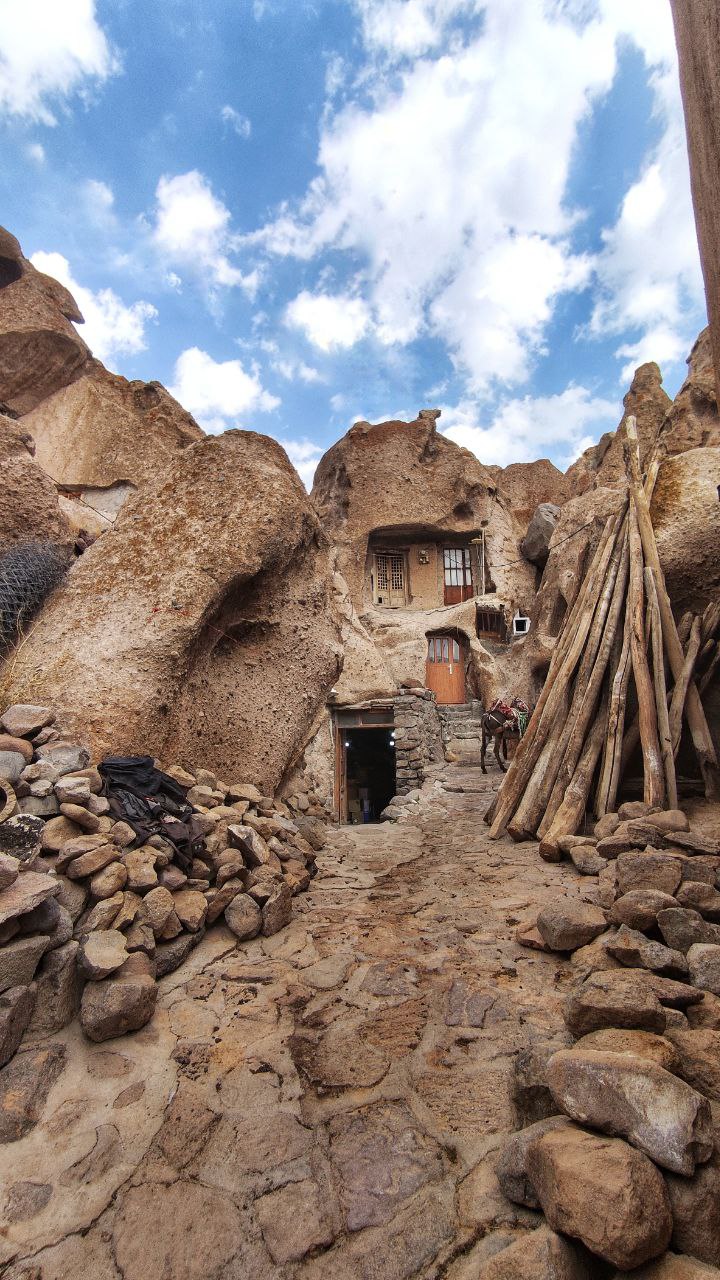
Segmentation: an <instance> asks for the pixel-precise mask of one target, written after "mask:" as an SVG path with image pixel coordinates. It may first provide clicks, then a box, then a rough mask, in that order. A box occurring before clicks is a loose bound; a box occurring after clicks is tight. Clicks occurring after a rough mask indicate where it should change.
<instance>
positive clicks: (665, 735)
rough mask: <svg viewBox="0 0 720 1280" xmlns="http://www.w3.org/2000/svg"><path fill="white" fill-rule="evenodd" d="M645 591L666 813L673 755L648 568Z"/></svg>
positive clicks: (672, 805)
mask: <svg viewBox="0 0 720 1280" xmlns="http://www.w3.org/2000/svg"><path fill="white" fill-rule="evenodd" d="M645 591H646V595H647V604H648V615H649V617H650V624H651V625H650V639H651V643H652V659H653V684H654V687H655V710H656V712H657V723H658V737H659V739H660V751H661V753H662V760H663V769H664V771H665V790H666V792H667V802H668V808H669V809H677V807H678V792H677V779H676V777H675V752H674V750H673V740H672V734H671V731H670V717H669V715H668V703H667V684H666V681H665V659H664V657H663V640H662V623H661V621H660V606H659V604H658V594H657V587H656V585H655V575H654V573H653V571H652V569H650V568H646V570H645Z"/></svg>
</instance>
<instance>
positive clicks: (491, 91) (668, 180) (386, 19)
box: [247, 0, 699, 394]
mask: <svg viewBox="0 0 720 1280" xmlns="http://www.w3.org/2000/svg"><path fill="white" fill-rule="evenodd" d="M354 6H355V9H356V11H357V12H358V14H359V16H360V19H361V24H362V33H363V37H364V40H365V43H366V48H367V52H368V61H367V63H366V65H365V66H364V67H362V68H361V71H360V75H359V80H358V85H359V86H361V92H362V97H361V96H360V90H359V91H358V93H357V95H356V98H355V100H354V101H352V102H350V103H349V105H345V106H342V107H338V106H336V105H334V102H333V100H331V99H329V100H328V103H327V104H326V112H325V115H324V117H323V122H322V127H321V133H320V143H319V149H318V157H317V161H318V172H317V176H316V177H315V178H314V180H313V181H312V182H311V183H310V185H309V187H308V189H307V191H306V193H305V195H304V197H303V198H302V200H301V201H300V202H299V203H297V204H295V205H293V204H286V205H284V206H283V207H281V208H280V209H279V211H278V213H277V216H276V217H275V218H274V220H273V221H271V222H270V223H269V224H267V225H266V226H264V227H262V228H261V229H259V230H258V231H257V232H255V233H254V234H253V235H252V236H249V237H247V240H248V242H249V243H255V244H260V245H262V246H264V247H265V248H266V249H267V250H269V251H270V252H271V253H274V254H278V255H290V256H294V257H296V258H298V259H306V260H307V259H312V258H313V257H316V256H318V255H321V254H323V253H326V252H327V251H329V250H333V251H337V250H340V251H346V253H347V255H348V261H349V262H351V263H352V269H353V272H354V273H355V287H354V289H353V293H354V294H355V295H357V296H356V297H355V301H356V302H357V304H358V311H360V309H361V308H363V307H364V310H363V311H362V314H363V317H364V319H363V323H362V327H361V332H362V334H363V335H365V334H370V333H372V334H373V335H374V336H376V337H377V338H378V340H379V341H380V342H382V343H384V344H386V345H388V346H390V345H393V344H394V345H402V344H407V343H410V342H412V341H413V340H414V339H416V338H417V337H419V336H420V335H422V334H423V333H427V332H428V331H430V332H432V333H433V334H434V335H435V336H436V337H438V338H439V339H440V340H441V341H442V342H444V343H445V345H446V346H447V348H448V351H449V353H450V355H451V358H452V360H453V362H454V364H455V366H456V368H457V369H458V371H460V373H461V374H463V375H464V376H465V377H466V379H467V386H468V390H469V391H470V392H471V393H472V394H485V393H486V392H487V391H488V390H489V388H490V386H491V384H492V383H493V382H495V381H498V380H499V381H501V382H504V383H505V384H521V383H522V382H523V380H525V379H527V378H528V376H529V375H530V373H531V371H532V367H533V364H534V362H535V360H536V359H537V357H538V355H540V354H542V353H543V351H544V345H545V342H546V339H547V333H548V329H549V325H550V324H551V322H552V320H553V317H554V315H555V312H556V308H557V304H558V301H559V299H560V298H561V297H562V296H563V295H564V294H567V293H573V292H577V291H579V290H583V289H585V288H587V287H588V286H590V285H592V284H593V283H595V281H594V277H593V276H592V268H593V265H594V263H593V261H592V260H591V259H589V258H588V257H587V256H585V255H580V254H578V253H577V252H576V251H575V249H574V247H573V235H574V231H575V228H576V226H577V223H578V220H579V219H581V218H582V217H584V214H583V213H582V211H581V210H577V209H575V210H574V209H572V208H569V207H568V204H567V191H568V179H569V176H570V172H571V166H572V165H573V163H574V161H575V159H576V150H577V143H578V136H579V129H580V126H581V125H582V124H583V122H584V121H585V120H586V119H587V118H588V117H589V116H590V114H591V113H592V111H593V109H594V107H595V105H596V103H597V102H598V101H599V100H600V99H602V98H603V97H604V96H605V95H607V93H608V92H609V91H610V89H611V87H612V84H613V82H614V79H615V75H616V71H617V61H618V49H619V47H620V46H621V45H622V44H623V43H624V42H627V41H632V42H634V43H635V44H636V45H637V47H638V48H639V49H640V50H641V52H642V54H643V57H644V59H645V63H646V68H647V73H646V74H647V77H648V80H649V83H650V84H651V88H652V91H653V93H654V96H655V102H656V114H657V116H658V119H659V120H660V121H661V123H662V124H665V125H666V129H665V133H664V137H663V140H662V142H661V143H660V146H659V147H658V148H657V153H656V155H655V157H654V158H651V160H649V161H648V165H647V166H646V168H647V169H650V168H651V167H652V164H653V163H657V165H658V166H659V176H660V182H659V184H658V183H656V191H655V194H656V195H658V194H659V197H660V199H659V203H655V204H654V205H652V206H651V207H652V212H653V216H652V217H651V218H650V220H649V222H647V221H646V224H645V229H644V230H643V229H641V228H640V227H638V226H635V227H634V228H633V227H631V226H630V225H627V226H626V221H627V218H625V219H621V222H620V223H619V224H618V227H617V228H615V229H613V230H612V231H611V232H610V233H609V234H608V235H607V237H606V243H605V247H604V250H603V252H602V253H601V255H600V258H599V263H598V269H599V283H600V288H601V289H602V293H603V298H602V303H601V305H600V306H599V307H598V309H597V311H596V316H595V319H594V322H593V324H594V331H595V332H597V333H607V332H617V333H618V335H620V336H621V338H622V339H624V343H623V349H622V351H621V355H622V357H623V359H626V358H630V357H629V353H632V358H633V359H634V358H635V357H636V354H637V353H639V352H640V345H639V344H640V343H643V348H642V349H643V351H644V350H645V348H646V346H647V344H648V343H649V342H650V341H651V340H654V339H657V340H658V341H659V348H660V350H659V351H658V352H657V354H661V353H662V352H674V351H675V350H679V349H681V348H682V349H684V346H685V345H686V337H685V336H684V334H682V335H681V329H682V325H680V324H679V323H678V320H679V317H680V316H682V314H683V313H687V310H688V300H689V299H690V300H691V299H692V298H693V297H697V286H698V283H699V274H698V272H697V252H696V248H695V235H694V230H693V226H692V217H691V211H690V198H689V188H688V180H687V171H686V161H685V159H684V153H685V146H684V138H683V134H682V118H681V114H680V109H679V98H678V93H677V76H676V71H675V68H674V59H675V53H674V40H673V31H672V21H671V16H670V8H669V5H667V4H666V3H665V0H663V2H662V3H658V0H513V2H512V4H509V3H508V0H354ZM474 16H478V17H481V18H482V23H480V22H473V21H468V19H471V18H473V17H474ZM460 19H464V21H462V22H461V21H459V20H460ZM388 59H390V60H391V61H394V62H395V64H396V65H395V68H394V74H393V75H392V76H389V75H388V74H387V60H388ZM669 86H672V95H670V96H669ZM671 97H674V100H673V101H671V100H670V99H671ZM368 104H369V105H368ZM640 182H641V184H642V183H643V182H645V183H648V184H649V183H650V178H649V177H648V176H646V175H645V174H643V176H642V177H641V179H640ZM643 197H644V199H643ZM651 197H652V192H651V191H650V190H649V189H648V190H647V191H646V192H644V193H643V192H642V191H641V192H640V193H639V194H636V193H629V206H628V210H627V217H629V216H630V213H631V212H632V207H633V204H635V205H638V204H640V205H642V204H643V203H645V204H646V205H650V201H651ZM358 264H359V266H358ZM358 271H359V273H360V274H358ZM359 282H362V289H359V288H358V287H357V286H358V284H359ZM648 286H649V287H648ZM300 296H301V298H302V299H303V303H305V300H306V298H307V296H308V295H306V294H301V295H300ZM631 305H632V306H634V309H635V316H634V317H633V312H632V310H631ZM298 306H300V304H298ZM658 308H659V312H658V310H657V309H658ZM653 309H655V310H656V314H660V316H661V317H662V321H663V323H662V324H660V325H657V324H655V325H654V326H652V329H651V327H650V325H649V323H648V319H649V316H650V314H651V312H652V311H653ZM633 324H634V325H635V330H634V331H633ZM305 327H306V328H307V329H310V328H311V325H310V316H308V324H307V325H306V326H305ZM331 332H332V324H329V325H326V324H322V323H321V325H320V338H321V341H320V343H318V345H321V346H322V345H323V343H324V344H325V345H324V346H323V349H330V348H329V345H328V344H329V343H330V341H331ZM311 340H314V339H313V338H312V336H311ZM334 345H335V346H339V345H342V344H341V343H340V342H337V341H335V343H334Z"/></svg>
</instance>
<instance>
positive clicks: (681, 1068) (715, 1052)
mask: <svg viewBox="0 0 720 1280" xmlns="http://www.w3.org/2000/svg"><path fill="white" fill-rule="evenodd" d="M668 1038H669V1039H670V1040H671V1041H672V1043H673V1045H674V1046H675V1049H676V1051H677V1054H678V1059H679V1063H678V1068H677V1073H678V1075H680V1076H682V1079H683V1080H686V1081H687V1083H688V1084H689V1085H692V1087H693V1089H697V1090H698V1092H699V1093H703V1094H704V1095H705V1097H706V1098H712V1099H713V1101H714V1102H720V1031H719V1030H713V1029H710V1028H708V1027H696V1028H688V1029H685V1028H679V1029H676V1028H672V1029H671V1030H670V1031H669V1032H668Z"/></svg>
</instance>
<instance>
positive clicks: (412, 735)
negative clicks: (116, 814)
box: [394, 689, 444, 796]
mask: <svg viewBox="0 0 720 1280" xmlns="http://www.w3.org/2000/svg"><path fill="white" fill-rule="evenodd" d="M394 707H395V769H396V777H397V785H396V794H397V795H399V796H404V795H407V793H408V791H413V790H414V789H415V788H416V787H420V786H422V784H423V781H424V779H425V768H426V766H427V765H429V764H437V763H438V762H439V761H441V760H443V759H444V752H443V745H442V734H441V731H440V718H439V716H438V711H437V704H436V702H435V698H434V696H433V694H432V693H431V692H430V690H429V689H428V690H425V691H423V692H420V691H418V692H413V693H403V694H400V695H399V696H398V697H397V698H395V700H394Z"/></svg>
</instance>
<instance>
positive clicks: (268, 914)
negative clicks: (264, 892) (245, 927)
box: [226, 883, 292, 938]
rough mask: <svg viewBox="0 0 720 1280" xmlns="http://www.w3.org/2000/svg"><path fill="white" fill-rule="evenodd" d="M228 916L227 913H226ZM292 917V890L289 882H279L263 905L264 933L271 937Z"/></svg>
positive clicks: (265, 935) (266, 936) (264, 935)
mask: <svg viewBox="0 0 720 1280" xmlns="http://www.w3.org/2000/svg"><path fill="white" fill-rule="evenodd" d="M226 916H227V913H226ZM291 919H292V892H291V890H290V888H289V887H288V885H287V884H284V883H283V884H278V885H277V886H276V888H275V889H274V890H273V892H272V893H271V894H270V896H269V897H268V898H267V899H266V901H265V902H264V903H263V906H262V935H263V937H264V938H271V937H272V936H273V934H275V933H279V932H280V930H281V929H284V928H285V926H286V925H288V924H289V923H290V920H291Z"/></svg>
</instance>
